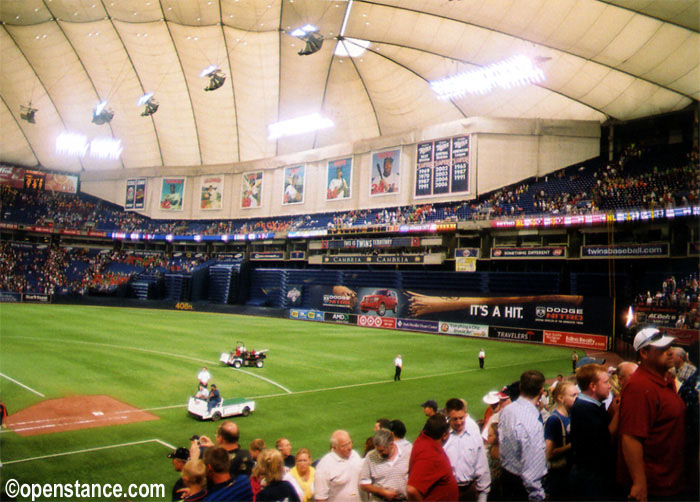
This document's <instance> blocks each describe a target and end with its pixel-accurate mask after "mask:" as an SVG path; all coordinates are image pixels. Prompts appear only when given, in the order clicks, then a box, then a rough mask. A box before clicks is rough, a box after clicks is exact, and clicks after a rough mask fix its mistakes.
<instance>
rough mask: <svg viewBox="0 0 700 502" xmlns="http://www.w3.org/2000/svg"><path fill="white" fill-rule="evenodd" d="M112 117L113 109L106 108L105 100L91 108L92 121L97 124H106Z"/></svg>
mask: <svg viewBox="0 0 700 502" xmlns="http://www.w3.org/2000/svg"><path fill="white" fill-rule="evenodd" d="M113 118H114V111H113V110H111V109H109V108H107V102H106V101H103V102H102V103H100V104H99V105H97V106H96V107H95V108H94V109H93V110H92V122H93V123H95V124H97V125H102V124H108V123H110V122H111V121H112V119H113Z"/></svg>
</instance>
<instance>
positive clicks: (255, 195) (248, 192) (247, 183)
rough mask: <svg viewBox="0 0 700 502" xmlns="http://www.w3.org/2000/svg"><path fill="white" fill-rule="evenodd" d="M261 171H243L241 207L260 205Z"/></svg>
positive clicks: (256, 206) (254, 207) (248, 207)
mask: <svg viewBox="0 0 700 502" xmlns="http://www.w3.org/2000/svg"><path fill="white" fill-rule="evenodd" d="M262 189H263V172H262V171H256V172H254V173H243V176H242V177H241V208H243V209H256V208H258V207H262V193H263V192H262Z"/></svg>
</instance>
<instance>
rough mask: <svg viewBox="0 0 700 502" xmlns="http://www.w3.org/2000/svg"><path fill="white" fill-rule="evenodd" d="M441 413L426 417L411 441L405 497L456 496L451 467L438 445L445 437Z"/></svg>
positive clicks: (443, 416) (435, 497) (440, 497)
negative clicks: (421, 428)
mask: <svg viewBox="0 0 700 502" xmlns="http://www.w3.org/2000/svg"><path fill="white" fill-rule="evenodd" d="M449 428H450V426H449V424H448V422H447V419H446V418H445V415H442V414H440V413H437V414H435V415H433V416H432V417H430V418H428V420H427V421H426V422H425V426H424V427H423V431H422V432H421V433H420V436H418V439H416V441H415V442H414V443H413V449H412V450H411V459H410V461H409V464H408V485H407V486H406V495H407V497H408V500H418V501H420V500H444V501H455V500H458V499H459V488H458V487H457V481H456V480H455V477H454V474H452V466H451V465H450V460H449V458H447V454H446V453H445V450H443V449H442V445H443V444H444V443H445V441H446V440H447V438H448V437H449V434H450V433H449Z"/></svg>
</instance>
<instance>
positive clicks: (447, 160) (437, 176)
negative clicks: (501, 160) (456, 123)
mask: <svg viewBox="0 0 700 502" xmlns="http://www.w3.org/2000/svg"><path fill="white" fill-rule="evenodd" d="M468 191H469V136H456V137H453V138H444V139H438V140H435V141H428V142H424V143H418V145H417V153H416V186H415V196H416V197H430V196H435V195H447V194H451V193H461V192H468Z"/></svg>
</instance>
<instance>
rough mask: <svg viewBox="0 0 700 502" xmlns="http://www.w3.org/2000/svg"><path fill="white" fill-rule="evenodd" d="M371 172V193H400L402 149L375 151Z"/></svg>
mask: <svg viewBox="0 0 700 502" xmlns="http://www.w3.org/2000/svg"><path fill="white" fill-rule="evenodd" d="M370 173H371V174H370V195H373V196H374V195H390V194H393V193H398V192H399V188H400V186H401V183H400V181H401V149H400V148H394V149H391V150H384V151H381V152H374V153H373V154H372V166H371V170H370Z"/></svg>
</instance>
